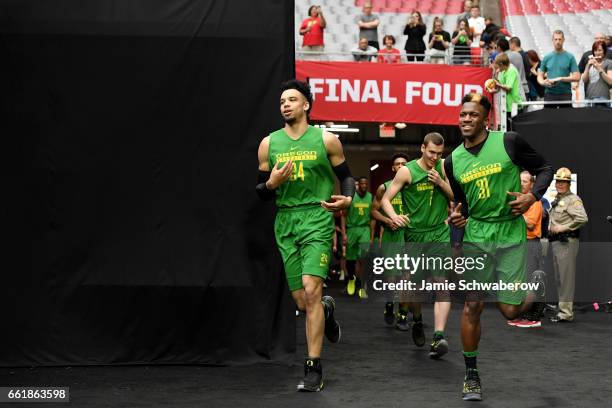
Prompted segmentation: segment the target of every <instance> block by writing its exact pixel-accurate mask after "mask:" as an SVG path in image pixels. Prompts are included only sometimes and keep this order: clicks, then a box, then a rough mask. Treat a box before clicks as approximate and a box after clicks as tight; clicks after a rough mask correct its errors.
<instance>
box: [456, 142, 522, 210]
mask: <svg viewBox="0 0 612 408" xmlns="http://www.w3.org/2000/svg"><path fill="white" fill-rule="evenodd" d="M452 164H453V175H454V176H455V179H456V180H457V181H458V183H459V184H460V185H461V188H462V189H463V192H464V193H465V197H466V199H467V203H468V207H469V212H470V217H472V218H475V219H478V220H483V221H489V222H498V221H507V220H511V219H513V218H515V217H516V216H515V215H512V210H511V208H510V206H509V205H508V203H509V202H510V201H512V200H513V199H514V197H512V196H510V195H508V191H521V179H520V169H519V167H518V166H517V165H515V164H514V163H512V160H511V159H510V156H508V152H506V148H505V146H504V132H497V131H491V132H489V136H488V137H487V139H486V140H485V142H484V145H483V146H482V148H481V149H480V152H479V153H478V154H477V155H473V154H472V153H470V152H468V151H467V150H466V148H465V147H464V146H463V144H462V145H460V146H459V147H457V148H456V149H455V150H454V151H453V153H452Z"/></svg>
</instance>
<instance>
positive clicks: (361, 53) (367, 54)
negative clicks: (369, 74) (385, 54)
mask: <svg viewBox="0 0 612 408" xmlns="http://www.w3.org/2000/svg"><path fill="white" fill-rule="evenodd" d="M377 52H378V50H377V49H376V48H374V47H372V46H371V45H369V44H368V39H367V38H362V39H360V40H359V45H358V46H357V47H356V48H353V49H352V50H351V54H353V59H354V60H355V61H357V62H370V61H372V58H374V57H376V53H377Z"/></svg>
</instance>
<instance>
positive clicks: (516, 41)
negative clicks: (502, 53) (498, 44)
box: [509, 37, 531, 76]
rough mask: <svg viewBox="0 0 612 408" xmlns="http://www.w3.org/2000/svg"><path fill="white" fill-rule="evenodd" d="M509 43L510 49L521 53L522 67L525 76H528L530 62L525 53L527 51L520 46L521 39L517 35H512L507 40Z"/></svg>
mask: <svg viewBox="0 0 612 408" xmlns="http://www.w3.org/2000/svg"><path fill="white" fill-rule="evenodd" d="M509 43H510V51H513V52H518V53H519V54H521V57H522V58H523V68H524V69H525V76H529V75H528V74H529V70H530V69H531V64H530V63H529V56H528V55H527V51H524V50H523V49H522V48H521V39H520V38H518V37H512V38H510V40H509Z"/></svg>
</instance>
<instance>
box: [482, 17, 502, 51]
mask: <svg viewBox="0 0 612 408" xmlns="http://www.w3.org/2000/svg"><path fill="white" fill-rule="evenodd" d="M484 20H485V29H484V31H483V32H482V35H481V36H480V44H478V46H479V47H480V48H485V47H486V46H487V44H489V43H490V42H491V41H492V40H493V39H494V38H495V37H497V35H498V34H499V33H500V32H501V31H500V30H501V28H500V27H499V26H498V25H497V24H495V23H494V22H493V19H492V18H491V17H487V18H485V19H484Z"/></svg>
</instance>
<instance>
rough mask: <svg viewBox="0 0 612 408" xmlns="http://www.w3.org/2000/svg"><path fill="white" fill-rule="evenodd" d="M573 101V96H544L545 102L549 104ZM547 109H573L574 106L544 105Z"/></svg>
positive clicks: (569, 104)
mask: <svg viewBox="0 0 612 408" xmlns="http://www.w3.org/2000/svg"><path fill="white" fill-rule="evenodd" d="M571 100H572V94H571V93H570V94H561V95H557V94H546V95H544V101H545V102H549V101H571ZM544 107H545V108H547V109H559V108H571V107H572V104H571V103H567V104H559V105H557V104H554V103H551V104H550V105H544Z"/></svg>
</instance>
